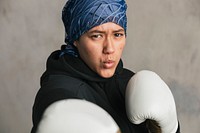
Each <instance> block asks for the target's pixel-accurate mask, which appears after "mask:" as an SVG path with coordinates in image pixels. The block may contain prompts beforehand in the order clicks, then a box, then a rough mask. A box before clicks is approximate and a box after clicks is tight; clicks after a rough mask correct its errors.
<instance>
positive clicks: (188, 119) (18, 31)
mask: <svg viewBox="0 0 200 133" xmlns="http://www.w3.org/2000/svg"><path fill="white" fill-rule="evenodd" d="M64 3H65V0H59V1H49V0H37V1H35V0H29V1H27V0H0V68H1V69H0V110H1V111H0V132H1V133H13V132H15V133H27V132H29V131H30V129H31V126H32V123H31V109H32V105H33V101H34V98H35V95H36V92H37V90H38V89H39V79H40V76H41V74H42V72H43V71H44V70H45V62H46V59H47V57H48V55H49V54H50V53H51V52H52V51H53V50H55V49H59V47H60V45H61V44H62V43H63V40H64V29H63V25H62V21H61V19H60V18H61V14H60V13H61V10H62V7H63V5H64ZM127 3H128V17H129V19H128V37H127V45H126V48H125V51H124V55H123V60H124V65H125V66H126V67H128V68H130V69H132V70H133V71H139V70H142V69H149V70H153V71H155V72H157V73H158V74H159V75H160V76H161V77H162V78H163V79H164V80H165V81H166V82H167V84H168V85H169V86H170V87H171V89H172V92H173V94H174V96H175V100H176V104H177V110H178V116H179V120H180V123H181V129H182V132H183V133H187V132H192V133H198V132H199V131H200V127H199V126H198V125H199V123H200V113H199V112H200V98H199V95H200V82H199V80H200V67H199V65H200V17H199V16H200V1H199V0H176V1H174V0H165V1H161V0H151V1H149V0H127Z"/></svg>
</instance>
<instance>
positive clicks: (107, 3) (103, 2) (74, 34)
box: [61, 0, 127, 56]
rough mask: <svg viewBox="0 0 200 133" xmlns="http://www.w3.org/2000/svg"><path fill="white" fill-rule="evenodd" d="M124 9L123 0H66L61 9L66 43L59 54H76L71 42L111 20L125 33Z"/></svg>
mask: <svg viewBox="0 0 200 133" xmlns="http://www.w3.org/2000/svg"><path fill="white" fill-rule="evenodd" d="M126 9H127V5H126V3H125V1H124V0H68V2H67V3H66V5H65V6H64V8H63V11H62V20H63V23H64V26H65V42H66V43H67V45H66V46H65V47H64V48H63V50H62V53H61V55H63V54H65V53H67V54H70V55H73V56H78V51H77V49H76V48H75V46H74V45H73V42H74V41H75V40H77V39H78V38H79V37H80V36H81V35H82V34H84V33H85V32H87V31H88V30H90V29H91V28H93V27H95V26H98V25H101V24H104V23H107V22H113V23H116V24H118V25H120V26H121V27H122V28H124V30H125V33H126V26H127V18H126Z"/></svg>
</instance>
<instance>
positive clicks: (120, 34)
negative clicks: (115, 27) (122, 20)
mask: <svg viewBox="0 0 200 133" xmlns="http://www.w3.org/2000/svg"><path fill="white" fill-rule="evenodd" d="M114 35H115V37H122V36H124V34H123V33H115V34H114Z"/></svg>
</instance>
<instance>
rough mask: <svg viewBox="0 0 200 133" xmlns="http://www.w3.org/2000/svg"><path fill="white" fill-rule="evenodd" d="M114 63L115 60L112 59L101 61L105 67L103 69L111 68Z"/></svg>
mask: <svg viewBox="0 0 200 133" xmlns="http://www.w3.org/2000/svg"><path fill="white" fill-rule="evenodd" d="M114 65H115V62H114V61H112V60H109V61H104V62H103V68H105V69H110V68H113V67H114Z"/></svg>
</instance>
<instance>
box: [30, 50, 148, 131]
mask: <svg viewBox="0 0 200 133" xmlns="http://www.w3.org/2000/svg"><path fill="white" fill-rule="evenodd" d="M59 54H60V50H58V51H55V52H53V53H52V54H51V55H50V57H49V58H48V60H47V69H46V71H45V72H44V74H43V75H42V77H41V88H40V90H39V91H38V93H37V95H36V98H35V103H34V106H33V116H32V117H33V128H32V131H31V133H35V132H36V129H37V126H38V124H39V122H40V120H41V118H42V114H43V112H44V111H45V109H46V108H47V107H48V106H49V105H50V104H52V103H53V102H56V101H58V100H63V99H71V98H75V99H84V100H87V101H90V102H92V103H95V104H97V105H99V106H100V107H102V108H103V109H104V110H106V111H107V112H108V113H109V114H110V115H111V116H112V117H113V119H114V120H115V121H116V123H117V124H118V126H119V127H120V129H121V131H122V133H147V130H146V127H145V123H143V124H140V125H134V124H132V123H131V122H130V121H129V120H128V118H127V116H126V110H125V98H124V97H125V96H124V95H125V89H126V85H127V83H128V81H129V79H130V78H131V77H132V76H133V75H134V73H133V72H131V71H129V70H127V69H124V68H123V64H122V61H121V60H120V62H119V64H118V66H117V68H116V72H115V74H114V75H113V76H112V77H111V78H102V77H100V76H99V75H97V74H96V73H95V72H93V71H92V70H91V69H90V68H89V67H88V66H87V65H86V64H85V63H84V62H83V61H82V60H81V59H80V58H77V57H72V56H69V55H64V56H62V57H59Z"/></svg>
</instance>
